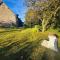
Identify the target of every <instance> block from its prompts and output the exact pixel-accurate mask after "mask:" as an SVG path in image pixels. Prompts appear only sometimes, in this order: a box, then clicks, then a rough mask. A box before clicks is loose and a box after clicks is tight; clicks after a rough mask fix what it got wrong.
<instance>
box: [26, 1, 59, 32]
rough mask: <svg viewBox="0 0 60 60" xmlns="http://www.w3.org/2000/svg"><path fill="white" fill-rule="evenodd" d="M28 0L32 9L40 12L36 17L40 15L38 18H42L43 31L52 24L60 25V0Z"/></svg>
mask: <svg viewBox="0 0 60 60" xmlns="http://www.w3.org/2000/svg"><path fill="white" fill-rule="evenodd" d="M27 2H28V5H29V3H30V5H29V8H30V9H33V10H34V11H37V13H38V14H37V15H36V17H38V18H37V20H38V19H40V21H41V26H42V31H43V32H44V31H45V30H47V29H48V28H49V27H51V26H53V27H54V26H55V27H56V26H57V27H58V25H60V24H59V23H58V22H59V21H60V20H59V19H58V18H59V16H58V17H57V15H59V12H58V11H60V0H46V1H43V0H42V1H40V0H28V1H27ZM57 12H58V13H57ZM56 17H57V18H56ZM35 21H36V20H35Z"/></svg>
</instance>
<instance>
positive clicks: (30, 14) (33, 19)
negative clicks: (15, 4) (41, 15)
mask: <svg viewBox="0 0 60 60" xmlns="http://www.w3.org/2000/svg"><path fill="white" fill-rule="evenodd" d="M40 23H41V21H40V20H39V19H38V13H37V11H35V10H33V9H29V10H28V11H27V13H26V16H25V24H27V25H28V26H29V27H33V26H34V25H40Z"/></svg>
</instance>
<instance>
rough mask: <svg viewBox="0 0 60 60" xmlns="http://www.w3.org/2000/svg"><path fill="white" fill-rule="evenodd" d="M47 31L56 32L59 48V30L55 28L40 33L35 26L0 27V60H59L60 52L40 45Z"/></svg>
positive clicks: (46, 36)
mask: <svg viewBox="0 0 60 60" xmlns="http://www.w3.org/2000/svg"><path fill="white" fill-rule="evenodd" d="M49 33H56V34H58V36H59V40H58V46H59V48H60V32H58V31H57V30H49V31H46V32H44V33H42V32H39V31H38V29H36V28H29V29H25V30H24V29H22V30H21V29H15V30H11V29H10V30H8V29H7V30H6V29H0V60H60V54H59V53H60V52H59V53H56V52H54V51H52V50H50V49H47V48H45V47H42V46H41V42H42V40H44V39H48V34H49Z"/></svg>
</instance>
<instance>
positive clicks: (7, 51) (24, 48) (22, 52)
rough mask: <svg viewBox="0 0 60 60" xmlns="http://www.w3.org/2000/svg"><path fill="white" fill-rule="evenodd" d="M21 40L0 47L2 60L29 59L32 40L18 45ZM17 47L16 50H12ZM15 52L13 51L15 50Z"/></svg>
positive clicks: (0, 58)
mask: <svg viewBox="0 0 60 60" xmlns="http://www.w3.org/2000/svg"><path fill="white" fill-rule="evenodd" d="M18 44H19V42H15V43H12V44H11V45H9V46H7V47H5V48H1V49H0V60H29V56H30V55H31V53H32V49H33V45H32V42H25V43H23V44H22V45H18ZM13 47H16V50H15V49H14V50H15V52H14V50H12V48H13ZM12 51H13V52H14V53H13V52H12Z"/></svg>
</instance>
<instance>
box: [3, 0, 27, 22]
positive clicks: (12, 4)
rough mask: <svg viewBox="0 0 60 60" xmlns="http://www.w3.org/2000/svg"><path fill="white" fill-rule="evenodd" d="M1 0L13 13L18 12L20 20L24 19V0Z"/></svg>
mask: <svg viewBox="0 0 60 60" xmlns="http://www.w3.org/2000/svg"><path fill="white" fill-rule="evenodd" d="M3 2H4V3H5V4H6V5H7V6H8V7H9V8H10V9H11V10H12V11H13V12H14V13H15V14H19V17H20V18H21V20H22V21H24V20H25V18H24V17H25V13H26V6H25V4H24V0H3Z"/></svg>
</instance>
